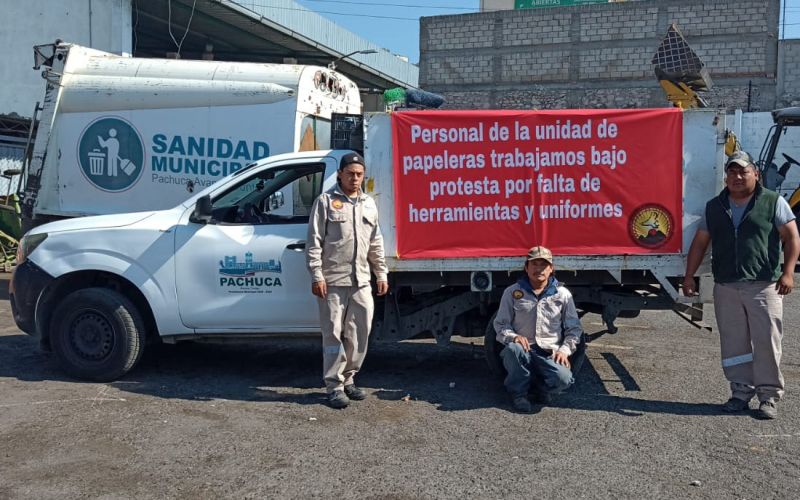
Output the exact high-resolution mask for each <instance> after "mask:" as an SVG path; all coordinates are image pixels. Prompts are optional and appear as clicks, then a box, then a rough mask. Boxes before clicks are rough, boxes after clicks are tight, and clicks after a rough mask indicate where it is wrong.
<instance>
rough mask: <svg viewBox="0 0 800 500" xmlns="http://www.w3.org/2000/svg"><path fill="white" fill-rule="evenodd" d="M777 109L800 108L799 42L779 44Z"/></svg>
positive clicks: (787, 41)
mask: <svg viewBox="0 0 800 500" xmlns="http://www.w3.org/2000/svg"><path fill="white" fill-rule="evenodd" d="M779 67H780V70H779V78H778V87H779V95H780V100H779V102H778V106H777V107H781V108H782V107H788V106H800V40H784V41H782V42H781V44H780V58H779Z"/></svg>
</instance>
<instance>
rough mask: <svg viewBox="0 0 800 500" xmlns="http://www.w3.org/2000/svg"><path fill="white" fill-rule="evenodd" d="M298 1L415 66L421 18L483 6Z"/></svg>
mask: <svg viewBox="0 0 800 500" xmlns="http://www.w3.org/2000/svg"><path fill="white" fill-rule="evenodd" d="M296 1H297V2H298V3H301V4H302V5H303V6H304V7H306V8H308V9H311V10H315V11H317V12H319V13H320V14H321V15H323V16H325V17H327V18H328V19H330V20H332V21H333V22H335V23H336V24H338V25H340V26H342V27H344V28H346V29H347V30H349V31H352V32H353V33H356V34H358V35H359V36H361V37H363V38H366V39H367V40H370V41H371V42H374V43H376V44H378V45H380V46H382V47H384V48H386V49H389V50H390V51H391V52H393V53H395V54H398V55H404V56H408V58H409V60H410V61H411V62H413V63H417V62H419V18H420V17H423V16H440V15H446V14H464V13H468V12H478V9H479V5H480V1H479V0H461V1H459V0H296ZM653 1H655V0H653ZM785 7H786V9H785V12H786V23H785V25H786V36H785V37H786V38H800V0H786V6H785ZM782 10H783V8H782Z"/></svg>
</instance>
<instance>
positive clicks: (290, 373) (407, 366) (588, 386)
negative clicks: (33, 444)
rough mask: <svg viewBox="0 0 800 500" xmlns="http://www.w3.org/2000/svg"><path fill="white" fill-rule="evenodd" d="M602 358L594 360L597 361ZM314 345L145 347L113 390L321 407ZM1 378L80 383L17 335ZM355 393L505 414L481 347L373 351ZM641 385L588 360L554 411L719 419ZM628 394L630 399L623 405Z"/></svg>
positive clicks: (4, 339) (405, 346)
mask: <svg viewBox="0 0 800 500" xmlns="http://www.w3.org/2000/svg"><path fill="white" fill-rule="evenodd" d="M597 354H599V356H598V355H597ZM596 363H607V364H608V365H609V366H610V368H611V369H612V370H613V371H614V373H615V374H616V375H617V377H618V378H619V380H620V381H621V382H622V385H623V387H624V389H625V392H626V395H625V396H619V395H612V394H609V393H608V391H607V390H606V388H605V386H604V383H603V381H602V379H601V377H600V375H599V374H598V372H597V370H596V369H595V364H596ZM321 365H322V354H321V349H320V341H319V339H318V338H308V337H306V338H299V339H298V338H294V339H291V338H278V339H268V340H263V341H257V342H247V343H222V344H210V343H196V342H185V343H180V344H177V345H154V346H148V348H147V351H146V352H145V355H144V357H143V358H142V360H141V361H140V363H139V365H138V366H137V367H136V368H135V369H134V370H133V371H131V372H130V373H129V374H128V375H126V376H125V377H123V378H122V379H120V380H119V381H116V382H112V383H111V385H112V386H114V387H116V388H118V389H119V390H122V391H125V392H130V393H135V394H142V395H147V396H152V397H158V398H170V399H173V398H174V399H184V400H199V401H204V400H213V399H225V400H237V401H263V402H283V403H294V404H301V405H318V404H324V402H325V393H324V390H323V388H322V384H321V380H320V372H321ZM0 377H10V378H15V379H18V380H23V381H43V380H56V381H64V382H70V383H76V384H79V383H84V382H80V381H76V380H73V379H70V378H68V377H66V376H64V375H63V374H62V373H61V372H60V371H59V370H58V368H57V367H56V366H55V361H54V360H53V359H52V356H51V355H49V354H48V353H45V352H43V351H41V350H40V349H39V347H38V343H37V342H36V341H35V340H34V339H31V338H30V337H28V336H26V335H22V334H17V335H3V336H0ZM358 384H359V385H361V386H363V387H364V388H366V389H367V390H368V391H369V392H370V393H372V394H373V396H374V397H377V398H378V399H380V400H384V401H393V400H397V401H400V400H404V399H411V400H414V401H425V402H428V403H431V404H433V405H435V406H436V407H437V409H439V410H440V411H462V410H471V409H478V408H492V407H497V408H502V409H506V410H510V404H509V399H508V397H507V395H506V394H505V391H504V390H503V386H502V380H501V379H500V378H498V377H496V376H493V375H491V374H490V373H489V371H488V368H487V366H486V362H485V360H484V357H483V347H482V346H480V345H472V344H464V343H458V344H451V345H450V346H448V347H440V346H437V345H435V344H434V343H432V342H416V341H415V342H401V343H391V344H383V343H378V344H376V345H374V346H372V347H371V348H370V353H369V355H368V356H367V361H366V363H365V365H364V367H363V369H362V373H361V374H360V376H359V378H358ZM640 392H641V391H640V388H639V384H638V383H637V382H636V380H635V378H634V376H633V375H632V374H631V373H629V372H628V370H627V368H626V367H625V365H624V363H623V362H622V361H621V360H620V359H619V358H617V356H615V355H614V354H612V353H607V352H600V353H597V351H593V352H592V355H591V356H590V358H589V359H587V360H586V362H585V363H584V365H583V368H582V370H581V372H580V373H579V374H578V376H577V383H576V385H575V386H574V387H573V388H572V389H570V391H568V392H567V393H565V394H563V395H561V396H559V397H557V398H555V399H554V401H553V403H552V405H551V406H554V407H558V408H571V409H577V410H584V411H603V412H612V413H616V414H619V415H624V416H631V417H635V416H640V415H642V414H645V413H664V414H674V415H718V414H720V411H719V409H718V408H719V407H718V406H717V405H712V404H696V403H685V402H677V401H658V400H645V399H639V398H636V397H633V396H634V395H635V394H637V393H640ZM628 394H630V396H629V395H628Z"/></svg>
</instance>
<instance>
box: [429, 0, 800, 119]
mask: <svg viewBox="0 0 800 500" xmlns="http://www.w3.org/2000/svg"><path fill="white" fill-rule="evenodd" d="M505 3H508V2H505ZM505 3H504V2H501V1H499V0H498V1H494V2H491V1H489V0H485V1H484V2H483V3H482V6H481V7H482V9H483V10H485V12H480V13H476V14H465V15H456V16H437V17H427V18H422V20H421V24H420V85H421V86H422V87H423V88H425V89H426V90H429V91H432V92H436V93H438V94H441V95H443V96H444V97H445V99H446V100H447V104H446V107H448V108H451V109H458V108H461V109H464V108H479V109H480V108H483V109H490V108H494V109H556V108H645V107H663V106H669V105H670V103H669V102H668V101H667V99H666V97H665V94H664V92H663V91H662V89H661V87H660V86H659V84H658V82H657V80H656V77H655V73H654V68H653V64H652V63H651V60H652V57H653V55H654V54H655V52H656V49H657V48H658V46H659V44H660V42H661V39H662V38H663V37H664V35H665V34H666V32H667V29H668V28H669V26H670V24H671V23H676V24H677V26H678V28H679V29H680V30H681V32H682V33H683V35H684V36H685V37H686V39H687V41H688V43H689V44H690V46H691V47H692V48H693V49H694V51H695V52H696V53H697V55H698V56H699V57H700V59H701V60H702V61H703V62H704V64H705V66H706V69H707V70H708V71H709V73H710V76H711V79H712V81H713V87H712V88H711V89H710V91H709V92H706V93H705V94H703V97H704V98H705V100H706V101H707V102H708V103H709V106H710V107H715V108H724V109H728V110H733V109H743V110H745V111H766V110H770V109H773V108H775V107H776V106H780V105H781V104H782V103H786V102H787V98H786V97H785V96H794V97H791V99H797V98H800V88H798V87H800V85H798V84H795V81H796V80H797V78H796V75H795V73H793V72H797V71H800V70H797V69H796V68H797V64H796V61H797V60H798V59H800V47H799V46H797V45H796V44H794V43H785V44H782V45H781V48H780V49H779V41H778V21H779V18H780V12H779V10H780V9H779V7H780V1H779V0H660V1H657V0H639V1H629V2H619V3H603V4H587V5H581V6H568V7H552V8H537V9H519V10H508V9H507V8H506V7H507V6H506V5H505ZM492 9H501V10H492ZM779 56H780V57H782V58H783V60H782V61H781V62H780V63H779ZM780 76H786V79H785V83H781V84H780V85H779V82H778V80H779V77H780ZM784 94H785V96H784ZM791 99H789V102H791Z"/></svg>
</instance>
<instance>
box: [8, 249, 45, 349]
mask: <svg viewBox="0 0 800 500" xmlns="http://www.w3.org/2000/svg"><path fill="white" fill-rule="evenodd" d="M54 279H55V278H53V277H52V276H50V275H49V274H47V273H46V272H44V271H43V270H42V268H40V267H39V266H37V265H36V264H34V263H33V262H31V261H30V260H26V261H25V262H23V263H22V264H20V265H18V266H17V267H15V268H14V272H13V273H12V274H11V281H10V282H9V285H8V295H9V302H11V312H12V313H13V315H14V322H15V323H16V324H17V327H19V329H20V330H22V331H23V332H25V333H27V334H28V335H32V336H34V337H37V338H38V337H39V332H38V331H37V329H36V304H37V302H38V301H39V297H40V296H41V295H42V291H43V290H44V289H45V288H46V287H47V285H49V284H50V283H51V282H52V281H53V280H54Z"/></svg>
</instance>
